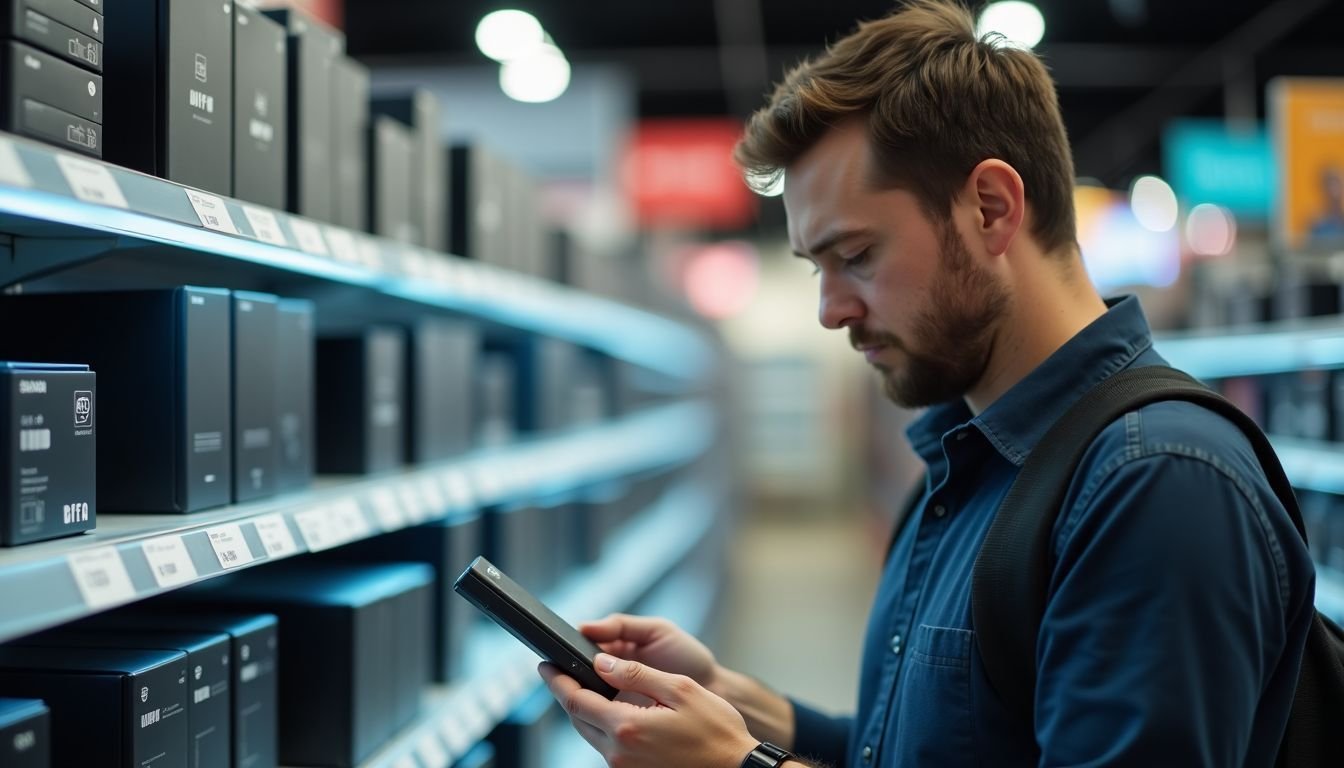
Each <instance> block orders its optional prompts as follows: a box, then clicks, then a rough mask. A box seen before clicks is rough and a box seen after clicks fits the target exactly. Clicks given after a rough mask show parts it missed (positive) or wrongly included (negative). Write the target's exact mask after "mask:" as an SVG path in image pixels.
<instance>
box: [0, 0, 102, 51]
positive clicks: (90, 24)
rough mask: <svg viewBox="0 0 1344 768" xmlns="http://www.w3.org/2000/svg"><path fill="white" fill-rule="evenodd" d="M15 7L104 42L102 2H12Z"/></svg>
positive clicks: (75, 0)
mask: <svg viewBox="0 0 1344 768" xmlns="http://www.w3.org/2000/svg"><path fill="white" fill-rule="evenodd" d="M11 2H13V3H14V4H15V5H22V6H23V7H24V8H25V9H27V10H30V11H35V12H37V13H39V14H41V15H43V16H46V17H47V18H48V19H51V20H52V21H54V22H56V23H57V24H63V25H65V26H67V27H70V28H71V29H73V30H75V31H76V32H79V33H80V34H83V35H88V36H89V37H91V38H93V39H94V40H96V41H98V42H100V43H101V42H103V31H104V30H103V27H104V24H103V8H102V3H101V2H96V3H95V2H92V1H89V2H84V1H82V0H11Z"/></svg>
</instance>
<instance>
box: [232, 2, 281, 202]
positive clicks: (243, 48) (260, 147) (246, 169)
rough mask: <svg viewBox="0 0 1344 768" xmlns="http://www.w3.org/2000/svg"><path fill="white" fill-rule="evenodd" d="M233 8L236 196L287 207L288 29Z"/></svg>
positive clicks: (242, 7) (256, 13)
mask: <svg viewBox="0 0 1344 768" xmlns="http://www.w3.org/2000/svg"><path fill="white" fill-rule="evenodd" d="M233 12H234V34H233V196H234V197H236V198H239V199H240V200H248V201H251V202H254V203H259V204H261V205H265V206H269V207H271V208H277V209H283V208H284V207H285V201H286V196H285V195H286V187H285V183H286V172H287V171H288V162H289V158H288V155H289V114H288V109H289V82H288V79H289V70H288V67H289V55H288V50H289V49H288V47H287V44H286V33H285V28H284V27H282V26H280V24H278V23H277V22H275V21H273V20H272V19H270V18H268V17H266V16H265V15H263V14H262V13H261V12H260V11H257V10H254V9H252V8H249V7H247V6H245V5H242V4H237V5H235V6H234V9H233Z"/></svg>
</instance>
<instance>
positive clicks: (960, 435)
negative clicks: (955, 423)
mask: <svg viewBox="0 0 1344 768" xmlns="http://www.w3.org/2000/svg"><path fill="white" fill-rule="evenodd" d="M968 434H970V433H969V432H958V433H957V439H958V440H965V439H966V435H968Z"/></svg>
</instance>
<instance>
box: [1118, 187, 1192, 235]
mask: <svg viewBox="0 0 1344 768" xmlns="http://www.w3.org/2000/svg"><path fill="white" fill-rule="evenodd" d="M1129 207H1130V208H1132V209H1134V218H1135V219H1138V222H1139V224H1141V225H1142V226H1143V227H1144V228H1145V229H1149V230H1152V231H1153V232H1169V231H1171V228H1172V227H1175V226H1176V218H1177V216H1178V215H1179V213H1180V210H1179V208H1178V206H1177V204H1176V193H1175V192H1173V191H1172V189H1171V185H1170V184H1168V183H1167V182H1165V181H1163V180H1161V179H1159V178H1158V177H1156V176H1140V177H1139V178H1137V179H1135V180H1134V185H1133V186H1131V187H1130V188H1129Z"/></svg>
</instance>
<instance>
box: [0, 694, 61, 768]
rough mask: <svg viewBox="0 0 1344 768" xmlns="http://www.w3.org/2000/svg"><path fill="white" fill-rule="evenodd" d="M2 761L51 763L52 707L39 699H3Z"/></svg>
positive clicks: (10, 767)
mask: <svg viewBox="0 0 1344 768" xmlns="http://www.w3.org/2000/svg"><path fill="white" fill-rule="evenodd" d="M0 765H3V766H5V767H6V768H50V767H51V711H50V710H48V709H47V705H46V704H44V703H42V702H41V701H39V700H37V699H0Z"/></svg>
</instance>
